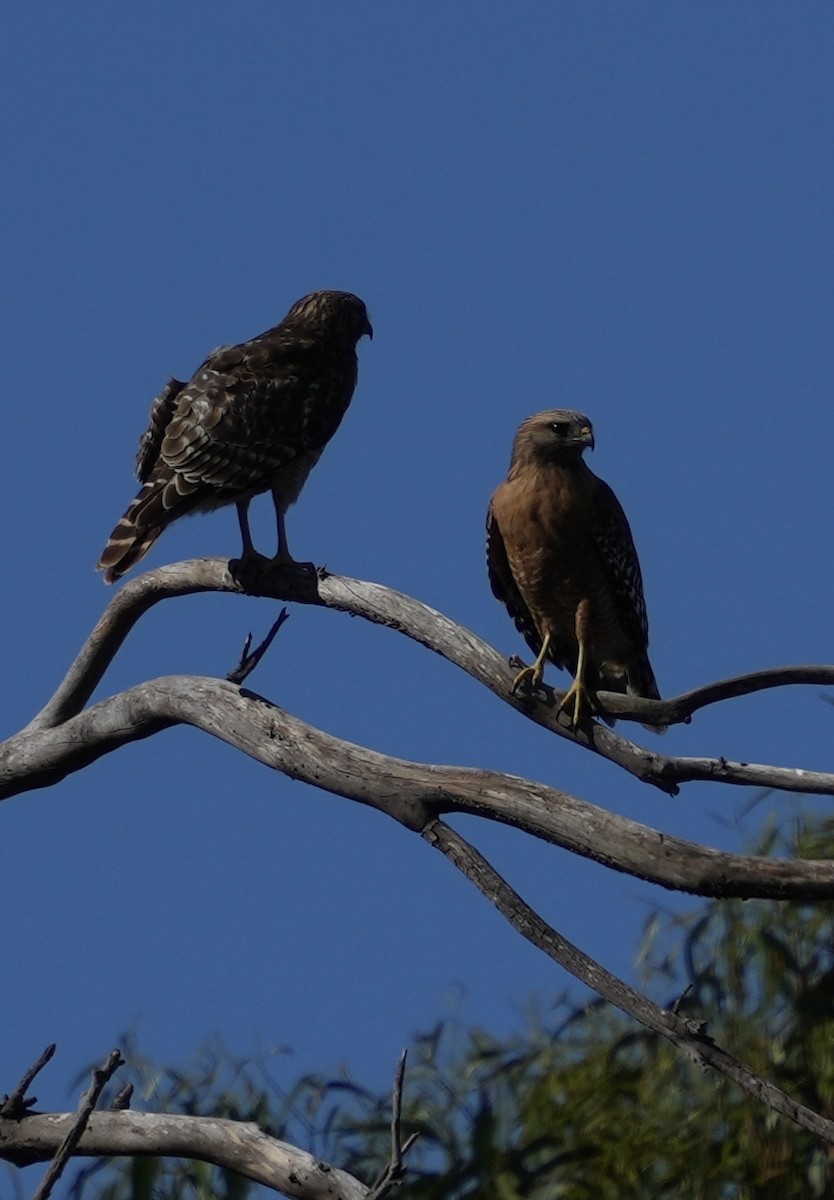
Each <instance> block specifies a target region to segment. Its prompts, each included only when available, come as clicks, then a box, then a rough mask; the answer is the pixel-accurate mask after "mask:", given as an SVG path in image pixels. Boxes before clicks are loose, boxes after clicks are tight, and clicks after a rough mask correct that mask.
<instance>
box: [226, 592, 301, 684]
mask: <svg viewBox="0 0 834 1200" xmlns="http://www.w3.org/2000/svg"><path fill="white" fill-rule="evenodd" d="M289 615H290V614H289V610H288V609H286V608H282V609H281V611H280V612H279V614H278V619H277V621H276V622H275V624H274V625H273V626H272V628H271V629H270V631H269V633H268V634H267V635H266V637H265V638H264V640H263V641H262V642H261V644H260V646H257V647H256V648H255V649H254V650H253V651H252V653H251V654H250V653H249V648H250V647H251V645H252V634H251V633H250V634H248V635H247V638H246V641H245V642H244V643H243V649H242V650H241V652H240V661H239V662H238V664H237V666H236V667H235V669H234V670H233V671H230V672H229V674H228V675H227V676H226V678H227V679H228V681H229V683H243V681H244V679H246V678H247V677H248V676H249V675H251V674H252V672H253V671H254V670H255V667H256V666H257V665H258V663H259V662H260V661H261V659H262V658H263V656H264V655H265V654H266V652H267V650H268V649H269V647H270V646H271V645H272V641H273V638H274V637H275V635H276V633H277V632H278V630H279V629H280V628H281V626H282V625H283V624H284V622H285V621H286V620H287V618H288V617H289Z"/></svg>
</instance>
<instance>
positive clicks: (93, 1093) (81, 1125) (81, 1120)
mask: <svg viewBox="0 0 834 1200" xmlns="http://www.w3.org/2000/svg"><path fill="white" fill-rule="evenodd" d="M124 1061H125V1060H124V1059H123V1058H122V1056H121V1053H120V1052H119V1051H118V1050H111V1051H110V1055H109V1057H108V1059H107V1062H106V1063H105V1064H104V1066H102V1067H96V1068H95V1069H94V1071H93V1077H92V1080H91V1082H90V1086H89V1087H88V1088H87V1091H86V1092H85V1093H84V1095H83V1096H82V1097H81V1100H80V1102H79V1105H78V1112H77V1113H76V1116H75V1120H74V1121H73V1123H72V1125H71V1126H70V1128H69V1130H68V1131H67V1135H66V1137H65V1138H64V1140H63V1141H62V1142H61V1144H60V1146H59V1147H58V1149H57V1150H56V1151H55V1157H54V1158H53V1160H52V1162H51V1163H50V1164H49V1169H48V1171H47V1172H46V1174H45V1175H44V1177H43V1180H42V1181H41V1185H40V1187H39V1188H38V1190H37V1191H36V1192H35V1195H34V1197H33V1200H47V1197H48V1196H49V1195H50V1194H51V1193H52V1189H53V1188H54V1186H55V1184H56V1183H57V1182H58V1180H59V1179H60V1178H61V1175H62V1174H63V1171H64V1167H65V1166H66V1165H67V1163H68V1162H69V1160H70V1157H71V1156H72V1153H73V1151H74V1150H75V1148H76V1146H77V1145H78V1143H79V1142H80V1141H81V1137H82V1135H83V1133H84V1130H85V1129H86V1128H87V1123H88V1122H89V1120H90V1117H91V1115H92V1113H93V1110H94V1109H95V1106H96V1104H97V1103H98V1099H99V1096H100V1095H101V1093H102V1092H103V1091H104V1088H105V1087H106V1085H107V1084H108V1083H109V1081H110V1080H111V1079H112V1078H113V1076H114V1075H115V1073H116V1071H118V1069H119V1067H123V1066H124Z"/></svg>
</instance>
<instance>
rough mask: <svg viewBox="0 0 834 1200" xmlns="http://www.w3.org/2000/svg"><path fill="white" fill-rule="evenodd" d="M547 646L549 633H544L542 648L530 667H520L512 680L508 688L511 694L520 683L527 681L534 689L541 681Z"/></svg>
mask: <svg viewBox="0 0 834 1200" xmlns="http://www.w3.org/2000/svg"><path fill="white" fill-rule="evenodd" d="M549 647H550V634H549V633H546V634H545V635H544V639H543V641H542V648H541V650H540V651H539V654H538V658H537V659H536V661H535V662H534V663H533V665H532V667H522V669H521V670H520V671H519V673H518V674H517V675H516V677H515V679H514V680H513V686H512V687H511V688H510V695H511V696H514V695H515V694H516V692H517V691H518V689H519V687H520V686H521V684H522V683H525V684H526V683H528V682H529V685H530V688H531V690H532V691H535V690H536V688H537V687H538V686H539V684H540V683H541V681H542V676H543V675H544V664H545V662H546V661H547V651H548V649H549ZM516 662H518V659H516Z"/></svg>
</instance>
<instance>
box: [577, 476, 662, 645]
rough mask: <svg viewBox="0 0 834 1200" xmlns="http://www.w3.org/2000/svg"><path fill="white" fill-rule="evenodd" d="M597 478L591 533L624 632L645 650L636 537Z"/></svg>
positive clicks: (645, 621)
mask: <svg viewBox="0 0 834 1200" xmlns="http://www.w3.org/2000/svg"><path fill="white" fill-rule="evenodd" d="M590 474H593V472H590ZM594 480H595V488H594V497H593V517H592V524H591V533H592V536H593V539H594V542H595V543H596V547H597V549H598V550H599V553H600V555H601V557H602V560H603V562H604V564H605V567H606V570H607V572H608V579H609V583H610V584H611V590H612V592H613V593H614V599H615V601H616V604H617V613H618V616H619V619H620V624H621V625H622V627H623V632H624V633H625V634H626V636H627V637H628V639H629V641H630V642H631V643H632V645H633V647H634V649H635V651H639V652H641V653H642V652H645V650H646V647H647V646H648V643H649V621H648V617H647V615H646V601H645V599H644V598H643V576H642V575H641V573H640V563H639V562H638V560H637V551H636V549H635V548H634V539H633V538H632V536H631V529H630V528H629V524H628V520H627V519H626V515H625V513H624V512H623V509H622V505H621V504H620V502H619V500H618V499H617V497H616V496H615V495H614V493H613V492H612V490H611V488H610V487H609V486H608V484H607V483H605V481H604V480H602V479H600V478H599V477H598V476H596V475H594Z"/></svg>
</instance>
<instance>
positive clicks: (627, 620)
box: [487, 408, 660, 728]
mask: <svg viewBox="0 0 834 1200" xmlns="http://www.w3.org/2000/svg"><path fill="white" fill-rule="evenodd" d="M593 445H594V435H593V431H592V429H591V422H590V421H589V420H588V418H587V417H585V416H583V415H582V413H578V412H571V411H570V410H568V409H561V408H556V409H551V410H549V411H547V412H541V413H537V414H536V415H535V416H533V417H528V419H527V420H526V421H525V422H524V423H523V424H522V425H521V427H520V429H519V431H518V433H517V434H516V437H515V442H514V443H513V453H512V460H511V463H510V471H509V475H508V476H507V479H506V481H505V482H504V483H502V484H501V485H500V486H499V487H498V488H497V489H496V490H495V492H494V494H493V497H492V501H491V503H490V506H489V513H488V516H487V560H488V566H489V581H490V584H491V585H492V590H493V592H494V593H495V595H496V596H497V598H498V599H499V600H501V601H502V602H503V603H504V604H505V605H506V606H507V611H508V612H509V614H510V616H511V617H512V618H513V620H514V621H515V623H516V626H517V627H518V629H519V631H520V632H521V633H522V634H523V635H524V638H525V640H526V642H527V644H528V646H529V647H530V649H531V650H532V651H533V653H534V654H535V655H536V661H535V663H534V664H533V666H532V667H525V668H524V669H523V670H522V671H520V672H519V674H518V675H517V676H516V678H515V681H514V683H513V691H514V692H515V691H516V690H517V688H518V687H519V685H520V684H521V683H522V682H526V681H529V682H530V683H531V684H532V686H533V687H534V688H535V687H537V686H538V684H539V682H540V680H541V678H542V674H543V672H544V664H545V662H546V661H547V660H549V661H550V662H552V663H555V664H556V666H557V667H564V668H566V669H567V670H569V671H571V672H572V674H573V676H574V680H573V685H572V687H571V688H570V690H569V691H568V693H567V695H566V696H565V697H564V699H563V700H562V703H561V705H560V707H561V708H566V709H570V708H571V707H572V714H571V715H572V721H573V727H574V728H576V727H577V726H578V724H579V722H580V719H581V716H582V713H583V710H584V709H586V708H587V707H592V706H591V704H590V700H589V697H588V692H589V691H596V690H597V689H602V690H605V691H611V692H628V693H630V694H631V695H635V696H645V697H646V698H647V699H653V700H658V699H659V698H660V695H659V692H658V690H657V684H656V682H655V678H654V673H653V672H652V668H651V665H650V664H649V658H648V654H647V647H648V641H649V628H648V621H647V619H646V604H645V601H644V599H643V580H642V578H641V575H640V564H639V563H638V561H637V552H636V550H635V549H634V542H633V541H632V538H631V530H630V529H629V527H628V521H627V520H626V517H625V513H624V512H623V510H622V508H621V507H620V503H619V501H618V500H617V497H616V496H615V495H614V493H613V492H612V491H611V488H610V487H609V486H608V484H607V483H604V482H603V481H602V480H601V479H598V478H597V476H596V475H594V473H593V472H592V471H591V470H590V469H589V468H588V467H587V466H586V465H585V463H584V462H583V461H582V453H583V451H584V450H585V448H586V447H587V446H590V447H591V448H592V449H593ZM650 728H655V727H654V726H651V727H650Z"/></svg>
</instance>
